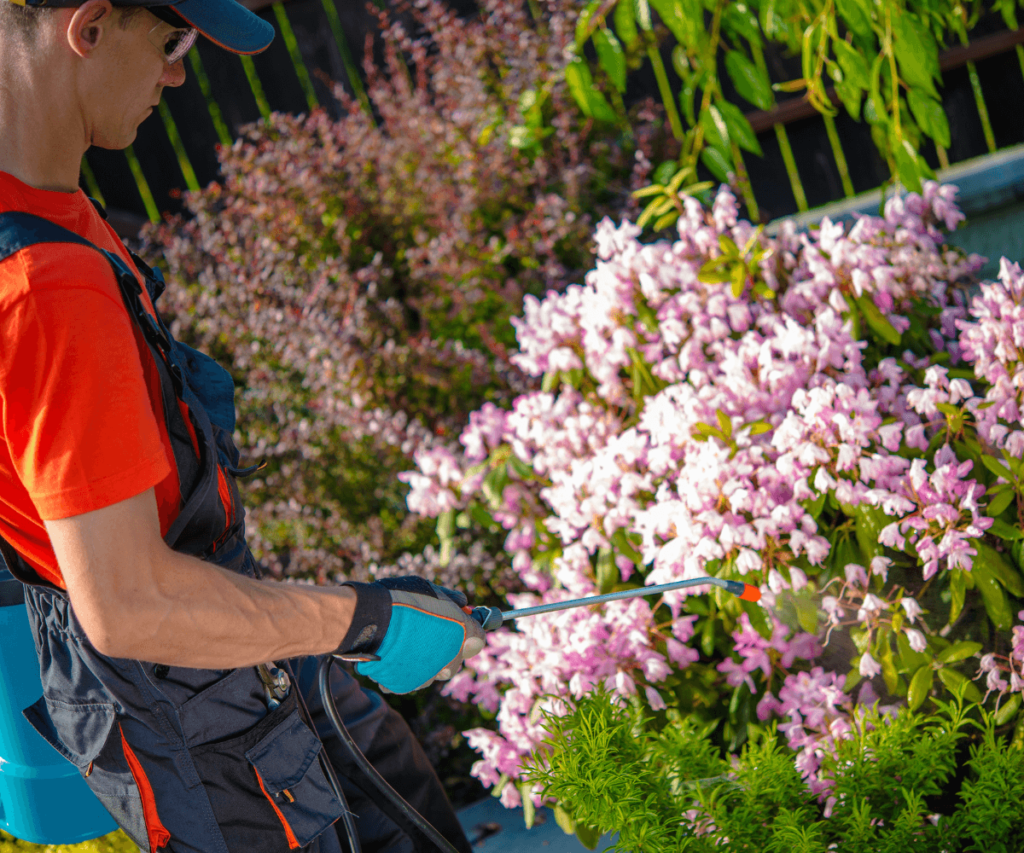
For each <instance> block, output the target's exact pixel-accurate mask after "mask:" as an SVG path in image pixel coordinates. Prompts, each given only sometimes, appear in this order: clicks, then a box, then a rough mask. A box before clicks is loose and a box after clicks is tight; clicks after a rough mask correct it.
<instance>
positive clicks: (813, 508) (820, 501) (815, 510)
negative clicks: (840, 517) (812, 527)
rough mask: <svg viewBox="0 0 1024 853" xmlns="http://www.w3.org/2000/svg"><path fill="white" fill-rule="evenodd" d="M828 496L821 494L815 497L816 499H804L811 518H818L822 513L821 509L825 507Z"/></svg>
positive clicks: (805, 507) (804, 505)
mask: <svg viewBox="0 0 1024 853" xmlns="http://www.w3.org/2000/svg"><path fill="white" fill-rule="evenodd" d="M827 497H828V495H825V494H821V495H818V497H816V498H814V500H807V501H804V504H803V507H804V509H805V510H807V513H808V514H809V515H810V516H811V518H813V519H815V520H817V518H818V516H819V515H821V511H822V510H823V509H824V508H825V498H827Z"/></svg>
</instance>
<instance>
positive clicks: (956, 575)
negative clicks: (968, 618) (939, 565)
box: [949, 569, 967, 625]
mask: <svg viewBox="0 0 1024 853" xmlns="http://www.w3.org/2000/svg"><path fill="white" fill-rule="evenodd" d="M949 589H950V592H951V593H952V596H953V597H952V600H951V601H950V605H949V624H950V625H952V624H953V623H954V622H956V620H957V619H959V618H960V612H961V611H962V610H963V609H964V601H965V600H966V598H967V578H966V572H964V570H963V569H953V570H952V571H951V572H950V577H949Z"/></svg>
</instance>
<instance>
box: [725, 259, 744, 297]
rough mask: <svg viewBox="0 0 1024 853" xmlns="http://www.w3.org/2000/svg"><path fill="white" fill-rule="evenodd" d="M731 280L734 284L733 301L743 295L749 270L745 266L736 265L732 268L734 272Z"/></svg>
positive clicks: (732, 290)
mask: <svg viewBox="0 0 1024 853" xmlns="http://www.w3.org/2000/svg"><path fill="white" fill-rule="evenodd" d="M729 278H730V280H731V282H732V288H731V292H732V296H733V299H739V298H740V297H741V296H742V295H743V290H744V288H746V286H747V269H746V267H745V266H744V265H743V264H736V266H734V267H733V268H732V272H731V273H730V274H729Z"/></svg>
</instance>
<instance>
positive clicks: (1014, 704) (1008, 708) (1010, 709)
mask: <svg viewBox="0 0 1024 853" xmlns="http://www.w3.org/2000/svg"><path fill="white" fill-rule="evenodd" d="M1018 710H1020V694H1019V693H1014V694H1013V695H1012V696H1011V697H1010V698H1009V699H1007V700H1006V701H1005V702H1003V704H1002V705H1000V706H999V710H998V711H996V713H995V716H994V717H993V718H992V719H993V720H994V721H995V724H996V725H997V726H1005V725H1006V724H1007V723H1008V722H1010V720H1012V719H1013V718H1014V715H1015V714H1016V713H1017V711H1018Z"/></svg>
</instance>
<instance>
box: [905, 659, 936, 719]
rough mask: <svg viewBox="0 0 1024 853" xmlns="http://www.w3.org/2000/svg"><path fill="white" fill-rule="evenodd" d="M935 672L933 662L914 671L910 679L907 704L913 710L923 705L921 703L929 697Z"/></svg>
mask: <svg viewBox="0 0 1024 853" xmlns="http://www.w3.org/2000/svg"><path fill="white" fill-rule="evenodd" d="M933 681H934V674H933V670H932V667H931V664H925V665H924V666H922V667H920V668H919V669H918V670H917V672H915V673H914V677H913V678H912V679H910V689H909V690H908V691H907V705H908V707H909V708H910V710H911V711H916V710H917V709H918V708H920V707H921V703H922V702H924V700H925V699H927V698H928V694H929V693H931V692H932V683H933Z"/></svg>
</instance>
